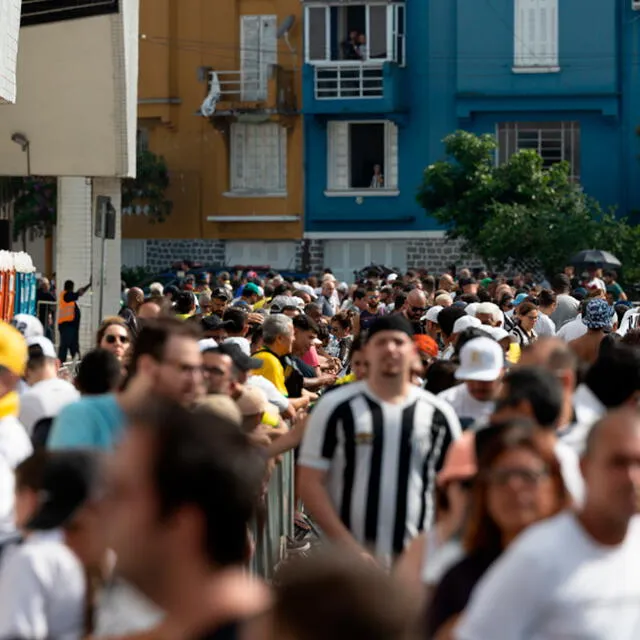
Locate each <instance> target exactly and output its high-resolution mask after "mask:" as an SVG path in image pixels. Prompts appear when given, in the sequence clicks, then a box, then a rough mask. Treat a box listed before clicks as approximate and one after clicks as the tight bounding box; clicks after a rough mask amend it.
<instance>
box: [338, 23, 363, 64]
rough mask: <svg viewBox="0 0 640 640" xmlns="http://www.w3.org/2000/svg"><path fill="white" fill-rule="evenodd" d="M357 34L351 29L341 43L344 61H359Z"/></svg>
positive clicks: (355, 30)
mask: <svg viewBox="0 0 640 640" xmlns="http://www.w3.org/2000/svg"><path fill="white" fill-rule="evenodd" d="M359 35H360V34H359V33H358V31H357V29H352V30H351V31H350V32H349V37H348V38H347V39H346V40H345V41H344V42H343V43H342V57H343V58H344V59H345V60H359V59H360V55H359V53H358V37H359Z"/></svg>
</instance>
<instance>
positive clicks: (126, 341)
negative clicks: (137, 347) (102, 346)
mask: <svg viewBox="0 0 640 640" xmlns="http://www.w3.org/2000/svg"><path fill="white" fill-rule="evenodd" d="M104 339H105V340H106V341H107V344H115V343H116V342H118V340H119V341H120V344H129V336H114V335H113V334H112V333H110V334H109V335H108V336H105V337H104Z"/></svg>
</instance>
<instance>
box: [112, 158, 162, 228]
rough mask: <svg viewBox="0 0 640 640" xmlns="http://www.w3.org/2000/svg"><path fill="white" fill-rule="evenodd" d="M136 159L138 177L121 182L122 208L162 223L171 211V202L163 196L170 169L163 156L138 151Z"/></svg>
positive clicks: (126, 211) (151, 220)
mask: <svg viewBox="0 0 640 640" xmlns="http://www.w3.org/2000/svg"><path fill="white" fill-rule="evenodd" d="M137 161H138V170H137V176H136V177H135V178H127V179H126V180H123V181H122V210H123V212H125V213H142V214H144V215H146V216H148V218H149V222H151V223H156V222H164V221H165V220H166V219H167V217H168V216H169V215H170V214H171V211H172V210H173V202H171V200H168V199H167V198H166V195H165V194H166V190H167V188H168V187H169V171H168V169H167V165H166V163H165V161H164V158H162V157H161V156H158V155H156V154H155V153H153V152H152V151H149V150H143V151H140V152H139V153H138V159H137Z"/></svg>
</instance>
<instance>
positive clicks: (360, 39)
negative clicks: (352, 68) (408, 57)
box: [305, 2, 405, 65]
mask: <svg viewBox="0 0 640 640" xmlns="http://www.w3.org/2000/svg"><path fill="white" fill-rule="evenodd" d="M404 21H405V10H404V3H389V2H384V3H382V2H380V3H367V4H364V3H363V4H355V3H349V4H345V3H340V4H339V5H338V4H335V5H332V4H326V3H323V4H313V3H309V4H307V6H305V60H306V61H307V62H310V63H321V62H331V61H346V62H349V61H351V62H368V61H380V62H384V61H387V60H388V61H392V62H397V63H398V64H401V65H403V64H404V58H405V23H404Z"/></svg>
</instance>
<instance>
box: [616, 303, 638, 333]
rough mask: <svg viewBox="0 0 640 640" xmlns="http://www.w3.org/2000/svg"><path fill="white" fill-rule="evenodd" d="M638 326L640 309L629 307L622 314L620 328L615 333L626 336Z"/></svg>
mask: <svg viewBox="0 0 640 640" xmlns="http://www.w3.org/2000/svg"><path fill="white" fill-rule="evenodd" d="M638 327H640V310H638V309H629V311H627V312H626V313H625V314H624V315H623V316H622V322H621V323H620V328H619V329H618V331H617V333H618V334H619V335H621V336H626V335H627V333H629V331H631V330H632V329H637V328H638Z"/></svg>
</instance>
